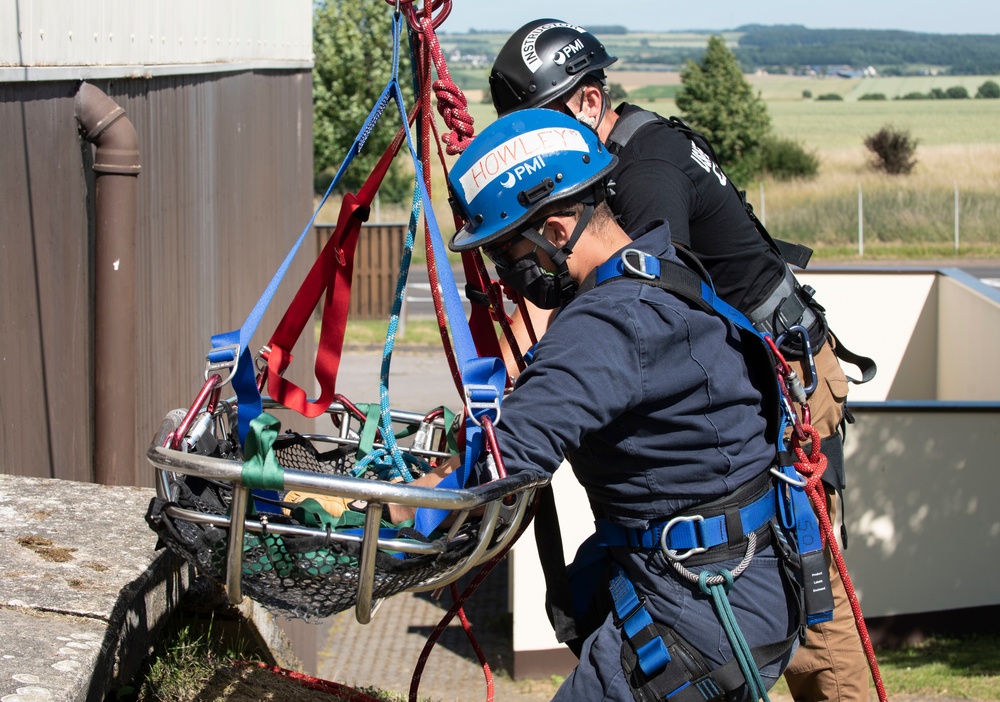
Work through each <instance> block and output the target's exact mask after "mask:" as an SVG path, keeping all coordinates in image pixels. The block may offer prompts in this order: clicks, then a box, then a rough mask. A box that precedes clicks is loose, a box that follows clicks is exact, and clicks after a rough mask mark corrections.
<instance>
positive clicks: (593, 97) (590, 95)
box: [583, 83, 604, 120]
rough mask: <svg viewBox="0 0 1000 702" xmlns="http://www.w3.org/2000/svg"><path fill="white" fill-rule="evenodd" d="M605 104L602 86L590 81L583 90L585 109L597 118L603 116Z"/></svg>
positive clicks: (588, 114)
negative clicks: (602, 108)
mask: <svg viewBox="0 0 1000 702" xmlns="http://www.w3.org/2000/svg"><path fill="white" fill-rule="evenodd" d="M603 104H604V95H603V91H602V90H601V88H600V87H599V86H597V85H594V84H593V83H588V84H587V85H586V87H585V88H584V90H583V105H584V107H583V109H584V111H585V112H586V113H587V116H588V117H593V118H594V120H597V119H598V118H599V117H600V116H601V107H602V106H603Z"/></svg>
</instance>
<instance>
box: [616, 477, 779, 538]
mask: <svg viewBox="0 0 1000 702" xmlns="http://www.w3.org/2000/svg"><path fill="white" fill-rule="evenodd" d="M776 504H777V500H776V499H775V489H774V488H771V489H770V490H768V491H767V492H766V493H764V494H763V495H761V496H760V497H758V498H757V499H756V500H754V501H753V502H751V503H750V504H748V505H745V506H743V507H741V508H740V510H739V515H740V522H741V525H742V527H743V536H748V535H749V534H752V533H753V532H755V531H757V530H758V529H760V528H761V527H763V526H764V525H765V524H767V523H768V522H769V521H771V519H772V518H774V515H775V509H776V508H775V505H776ZM694 509H695V510H696V509H697V508H694ZM596 525H597V533H598V535H599V537H600V539H601V545H602V546H628V547H630V548H645V549H655V548H659V547H660V537H661V535H662V533H663V530H664V529H665V528H666V527H667V526H668V525H669V526H670V531H669V532H668V533H667V536H666V537H665V539H664V541H665V542H666V546H667V548H669V549H670V550H672V551H688V550H690V549H693V548H703V549H709V548H712V547H714V546H721V545H722V544H725V543H729V532H728V527H727V525H726V515H725V514H719V515H716V516H714V517H704V518H697V517H694V516H692V517H691V518H690V519H688V518H684V517H682V518H680V519H669V520H661V521H657V522H653V523H651V524H650V525H649V527H648V528H646V529H629V528H627V527H624V526H622V525H620V524H616V523H614V522H612V521H610V520H608V519H598V520H597V522H596Z"/></svg>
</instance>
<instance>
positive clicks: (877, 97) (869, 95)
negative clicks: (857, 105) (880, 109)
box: [858, 93, 885, 100]
mask: <svg viewBox="0 0 1000 702" xmlns="http://www.w3.org/2000/svg"><path fill="white" fill-rule="evenodd" d="M858 100H885V93H865V94H864V95H862V96H861V97H859V98H858Z"/></svg>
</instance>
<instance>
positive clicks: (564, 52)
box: [552, 39, 583, 66]
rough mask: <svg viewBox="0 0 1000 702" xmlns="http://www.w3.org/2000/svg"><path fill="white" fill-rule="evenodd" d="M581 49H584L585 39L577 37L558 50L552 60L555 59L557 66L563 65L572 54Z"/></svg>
mask: <svg viewBox="0 0 1000 702" xmlns="http://www.w3.org/2000/svg"><path fill="white" fill-rule="evenodd" d="M581 51H583V39H577V40H576V41H574V42H573V43H572V44H567V45H566V46H564V47H563V48H561V49H560V50H559V51H557V52H556V55H555V56H553V57H552V60H553V61H555V63H556V65H557V66H561V65H563V64H564V63H566V61H567V60H568V59H569V57H570V56H572V55H573V54H576V53H579V52H581Z"/></svg>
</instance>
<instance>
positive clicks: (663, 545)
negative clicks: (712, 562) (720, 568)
mask: <svg viewBox="0 0 1000 702" xmlns="http://www.w3.org/2000/svg"><path fill="white" fill-rule="evenodd" d="M703 521H705V518H704V517H703V516H701V515H700V514H692V515H681V516H678V517H674V518H673V519H671V520H670V521H669V522H667V523H666V525H665V526H664V527H663V531H662V532H660V550H661V551H663V555H664V556H666V557H667V558H668V559H669V560H671V561H677V562H680V561H683V560H685V559H687V558H690V557H691V556H693V555H695V554H696V553H704V552H705V551H707V550H708V549H707V548H705V547H704V546H692V547H691V548H689V549H688V550H687V551H685V552H684V553H678V552H677V551H676V550H674V549H672V548H670V547H668V546H667V538H668V535H669V534H670V530H671V529H673V528H674V525H676V524H680V523H681V522H703Z"/></svg>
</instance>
